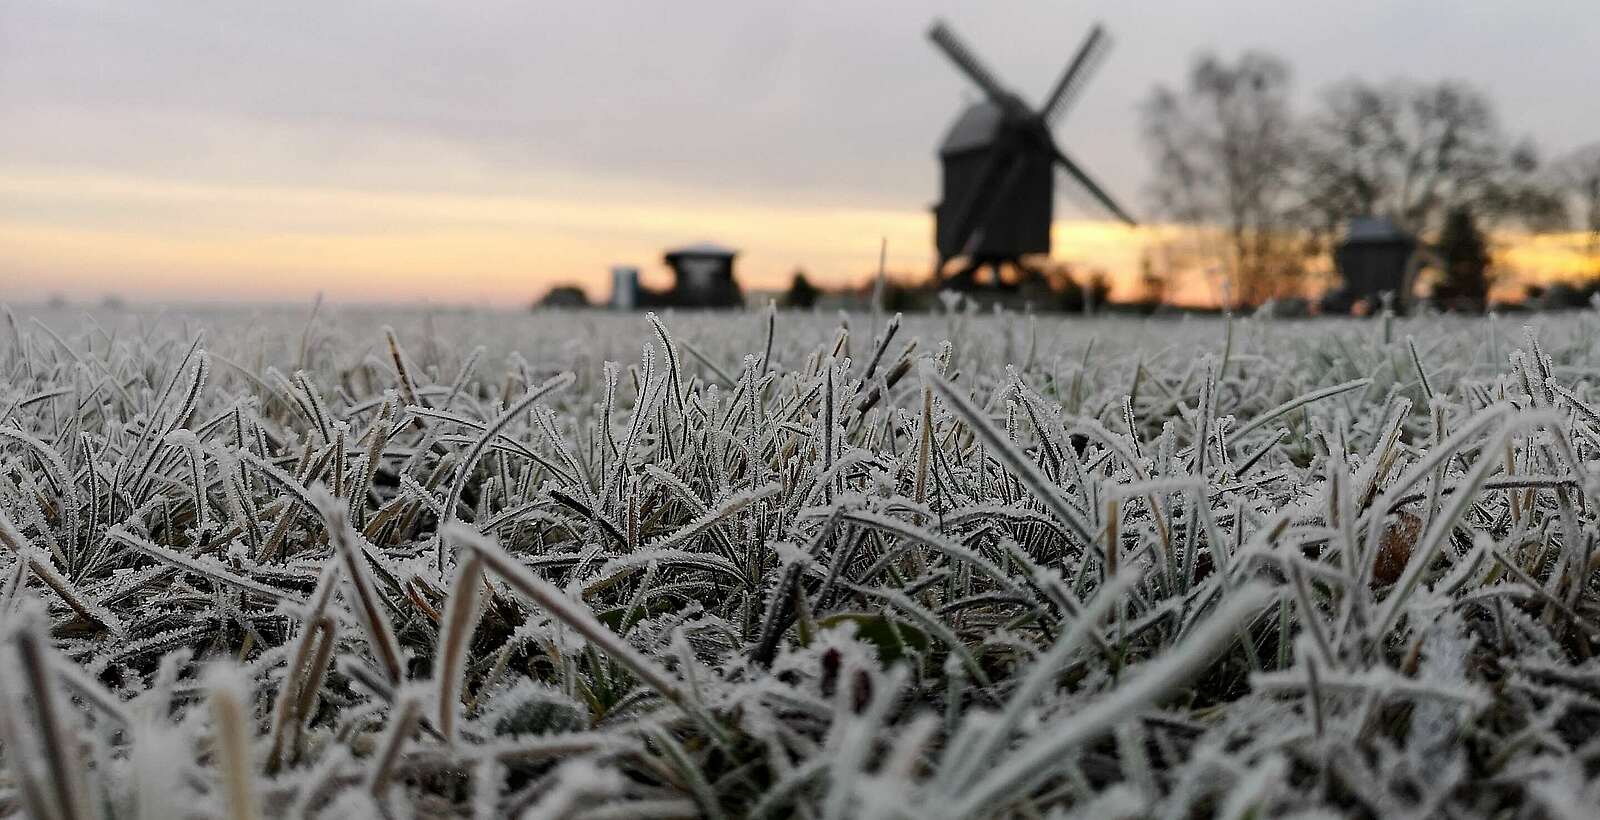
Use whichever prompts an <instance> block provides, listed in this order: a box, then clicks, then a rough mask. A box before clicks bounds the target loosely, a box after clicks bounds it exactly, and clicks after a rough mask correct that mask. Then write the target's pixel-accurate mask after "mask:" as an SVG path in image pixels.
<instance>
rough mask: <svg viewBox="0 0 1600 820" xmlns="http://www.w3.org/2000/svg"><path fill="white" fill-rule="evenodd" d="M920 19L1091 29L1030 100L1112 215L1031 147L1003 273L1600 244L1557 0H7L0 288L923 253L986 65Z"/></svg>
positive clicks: (746, 264)
mask: <svg viewBox="0 0 1600 820" xmlns="http://www.w3.org/2000/svg"><path fill="white" fill-rule="evenodd" d="M936 19H940V20H943V21H944V22H945V23H946V24H947V25H948V26H949V30H950V31H951V32H953V33H955V34H956V35H957V36H959V42H960V43H964V44H965V46H966V47H969V48H970V50H971V52H972V54H973V55H975V57H976V59H978V60H981V64H982V65H983V66H985V67H986V68H987V70H988V71H990V72H992V77H993V78H998V81H999V82H1000V83H1001V84H1003V86H1004V90H1005V91H1006V92H1008V93H1014V94H1015V95H1016V96H1017V97H1018V98H1020V100H1022V101H1023V102H1024V103H1025V105H1026V106H1030V107H1039V106H1040V105H1041V101H1045V100H1047V97H1048V95H1050V93H1051V92H1052V91H1053V90H1054V89H1055V84H1056V83H1057V82H1058V81H1059V80H1060V79H1064V78H1067V77H1068V76H1070V71H1067V69H1070V67H1071V64H1072V61H1073V59H1074V56H1075V54H1077V53H1079V50H1080V48H1082V47H1083V46H1084V44H1085V43H1086V42H1087V41H1085V36H1086V34H1087V33H1088V32H1089V31H1090V30H1091V26H1092V25H1094V24H1095V23H1096V22H1100V23H1103V24H1104V27H1105V31H1106V32H1107V33H1108V35H1109V36H1108V38H1107V39H1106V40H1105V42H1104V44H1103V45H1102V46H1099V47H1098V48H1099V49H1100V50H1094V51H1093V55H1092V56H1093V57H1094V61H1093V65H1092V66H1088V67H1086V69H1085V72H1084V73H1083V75H1082V76H1081V77H1077V78H1076V79H1074V80H1073V82H1074V83H1077V82H1079V81H1081V86H1076V85H1075V86H1074V87H1073V88H1072V89H1071V91H1072V97H1071V105H1070V107H1068V108H1066V110H1063V111H1061V112H1059V113H1058V115H1057V116H1055V117H1054V118H1053V119H1051V121H1050V122H1049V123H1048V128H1049V134H1050V135H1051V136H1052V137H1053V139H1054V142H1055V144H1056V145H1059V146H1060V147H1061V150H1064V151H1065V152H1066V153H1067V154H1070V156H1071V158H1072V159H1073V160H1075V161H1076V165H1077V166H1081V168H1082V170H1084V171H1085V172H1086V173H1087V175H1088V176H1089V177H1091V178H1092V179H1093V181H1094V182H1096V183H1098V186H1099V188H1100V189H1101V192H1102V193H1103V194H1104V195H1105V196H1106V198H1109V199H1110V200H1111V201H1112V202H1113V203H1116V204H1120V206H1121V207H1122V208H1123V209H1124V210H1125V212H1126V213H1127V214H1128V215H1129V216H1130V217H1132V221H1134V222H1136V223H1137V224H1136V225H1129V224H1127V223H1126V222H1125V221H1123V220H1120V219H1118V218H1116V214H1114V213H1112V212H1110V211H1109V210H1108V208H1107V207H1106V205H1105V202H1104V201H1103V199H1102V197H1097V196H1095V195H1093V194H1092V193H1088V192H1087V189H1086V188H1085V187H1084V186H1083V185H1082V184H1080V183H1079V182H1078V180H1077V179H1076V178H1073V179H1066V178H1064V176H1060V177H1058V178H1057V179H1056V180H1055V181H1056V183H1057V184H1055V185H1054V188H1053V190H1052V191H1051V192H1050V194H1049V195H1050V197H1051V200H1050V205H1051V206H1052V207H1051V208H1049V209H1047V210H1046V212H1045V217H1046V218H1047V224H1048V226H1049V227H1048V233H1049V237H1048V239H1049V242H1048V244H1049V248H1048V252H1047V253H1043V254H1041V253H1038V252H1036V251H1030V254H1029V256H1028V257H1027V259H1028V263H1027V267H1026V268H1025V269H1023V268H1020V267H1019V268H1018V270H1019V271H1022V273H1018V274H1013V275H1011V277H1012V278H1011V279H1009V280H1007V281H1006V282H1001V281H1000V277H998V276H997V277H996V279H995V281H994V285H995V286H996V287H997V288H1001V289H1003V286H1004V285H1006V284H1009V285H1013V286H1014V285H1016V282H1015V281H1014V280H1015V279H1016V277H1018V276H1022V277H1024V278H1026V277H1027V276H1033V277H1036V278H1037V279H1038V280H1039V281H1040V282H1043V283H1044V286H1045V287H1046V289H1047V291H1048V292H1049V293H1050V294H1055V295H1056V296H1059V297H1060V298H1056V297H1055V296H1052V297H1051V298H1054V299H1056V301H1055V302H1053V303H1052V304H1056V305H1058V306H1066V307H1071V308H1074V309H1076V308H1080V307H1083V308H1089V307H1093V306H1097V305H1098V306H1101V307H1105V306H1108V305H1122V306H1125V307H1129V306H1131V307H1129V309H1135V308H1136V309H1139V310H1155V309H1158V307H1157V306H1158V305H1160V304H1162V303H1167V304H1175V305H1183V306H1189V307H1195V308H1218V307H1242V306H1253V305H1259V304H1262V303H1265V302H1271V303H1273V304H1277V305H1283V306H1285V307H1284V308H1283V309H1284V310H1287V311H1291V312H1298V311H1302V310H1303V311H1307V312H1311V311H1316V310H1318V309H1322V310H1331V311H1335V312H1348V311H1352V310H1354V311H1357V312H1360V311H1362V310H1370V309H1372V308H1373V307H1374V302H1373V298H1372V297H1373V296H1374V294H1376V293H1378V292H1379V291H1381V290H1393V289H1394V287H1393V283H1389V284H1387V285H1385V284H1383V283H1379V284H1376V285H1375V284H1372V283H1370V282H1366V283H1363V282H1356V281H1355V280H1353V279H1352V278H1351V276H1350V275H1349V274H1343V275H1342V274H1341V271H1340V270H1338V266H1337V265H1336V262H1337V260H1338V258H1339V257H1338V248H1339V247H1340V243H1341V242H1345V241H1348V240H1350V239H1352V238H1353V237H1354V238H1355V239H1357V240H1360V241H1369V240H1371V241H1378V240H1383V241H1388V240H1384V237H1391V238H1393V239H1394V241H1397V242H1399V243H1400V245H1401V246H1403V247H1405V248H1407V249H1408V250H1407V251H1406V254H1407V255H1406V261H1405V262H1404V263H1403V264H1401V263H1396V264H1395V266H1394V267H1395V268H1396V270H1397V271H1400V272H1398V273H1395V274H1394V275H1395V276H1399V277H1401V279H1400V280H1397V281H1400V282H1401V283H1402V286H1403V287H1404V288H1405V289H1406V290H1407V291H1408V295H1410V294H1414V297H1415V298H1416V299H1419V300H1420V299H1424V298H1427V299H1431V300H1432V303H1433V304H1437V305H1440V306H1445V307H1455V308H1460V309H1465V310H1472V309H1482V308H1483V307H1484V306H1485V305H1487V304H1489V303H1491V302H1502V303H1508V304H1513V303H1525V304H1534V305H1542V306H1558V305H1564V304H1569V303H1570V304H1582V303H1584V302H1586V300H1587V299H1588V298H1589V296H1590V295H1592V292H1593V290H1594V285H1593V282H1594V281H1595V280H1596V279H1597V278H1600V263H1597V259H1600V106H1595V105H1593V104H1591V103H1590V101H1591V100H1592V98H1593V94H1594V89H1593V85H1594V78H1595V77H1596V70H1595V64H1594V61H1595V54H1596V49H1597V46H1600V8H1596V7H1594V6H1592V5H1591V4H1585V3H1573V2H1570V0H1568V1H1566V2H1524V3H1516V4H1512V3H1504V2H1497V0H1463V1H1462V2H1456V3H1451V4H1439V3H1424V2H1392V1H1390V2H1379V1H1378V0H1354V1H1352V2H1339V3H1331V2H1328V3H1321V2H1319V3H1292V4H1290V3H1275V2H1246V1H1245V0H1207V2H1170V3H1166V2H1163V3H1139V4H1131V3H1113V2H1070V3H1069V2H1014V1H1010V0H1007V1H1005V2H906V1H903V0H896V1H895V2H872V3H844V2H838V3H834V2H817V3H766V2H735V0H719V1H718V2H683V3H671V4H667V3H632V2H628V3H624V2H605V1H604V0H599V1H597V2H586V3H554V2H515V3H511V2H504V3H502V2H482V3H473V4H448V3H413V2H383V3H376V2H336V3H298V2H279V3H270V4H245V3H216V4H194V3H184V2H149V3H113V2H104V3H102V2H78V1H77V0H50V1H49V2H45V1H44V0H8V2H6V3H5V4H3V5H0V291H3V298H5V299H9V300H47V299H52V298H53V299H57V300H68V301H78V300H94V301H100V300H105V299H113V300H117V299H121V300H140V301H207V300H244V301H298V300H304V299H308V298H311V297H312V296H313V295H315V294H318V293H322V294H326V296H327V297H328V298H329V299H334V300H339V301H344V302H369V303H398V302H419V301H426V302H430V303H434V304H452V305H455V304H466V305H487V306H496V307H520V306H525V305H528V304H530V303H532V302H535V301H537V300H540V299H543V298H545V297H546V296H547V295H550V294H552V289H554V294H556V295H557V297H558V298H557V301H560V299H566V300H568V301H570V302H578V301H593V302H607V301H609V300H611V299H612V298H613V286H614V284H615V283H616V282H618V281H621V279H620V278H619V277H618V275H617V274H616V273H615V272H614V270H613V269H614V268H619V267H620V268H623V269H624V271H626V270H629V269H631V270H633V271H636V274H635V275H636V276H637V277H638V280H639V282H640V285H639V287H641V288H642V291H641V293H642V294H644V296H643V298H642V301H644V302H648V301H649V298H650V297H649V294H650V293H670V292H671V288H673V287H674V286H675V285H674V281H675V280H674V271H673V270H670V269H669V265H668V261H667V260H666V259H665V258H664V254H665V253H666V252H667V251H669V250H673V249H682V248H683V246H689V247H690V248H694V247H704V246H697V245H694V244H691V243H703V242H706V241H711V242H715V243H718V244H717V247H726V248H727V249H728V250H730V251H737V281H738V287H739V293H740V294H741V296H740V298H741V299H748V300H757V299H759V300H761V301H762V302H764V300H765V295H767V294H771V295H774V296H776V297H777V298H785V299H788V300H789V301H790V302H791V303H794V304H815V303H818V301H817V300H819V299H822V300H826V299H827V298H829V294H830V293H832V294H833V298H835V299H837V300H842V301H840V304H854V303H855V302H851V301H850V300H851V299H856V300H857V302H859V300H861V299H877V300H880V301H882V300H886V299H888V298H890V297H888V296H885V291H886V290H889V291H905V292H907V293H909V292H913V291H916V289H917V288H919V287H920V288H924V289H927V288H928V287H929V286H930V283H931V286H933V287H937V286H938V285H939V283H940V281H941V280H936V279H934V278H933V276H934V274H933V271H934V269H935V266H936V265H937V264H938V263H939V262H940V261H941V254H940V253H939V252H938V249H937V248H936V244H935V241H934V239H935V219H934V214H933V212H932V211H931V210H930V209H931V208H932V206H934V205H935V204H936V203H937V202H939V201H941V197H944V198H945V199H947V200H948V199H949V197H950V196H951V195H950V194H949V189H948V188H941V185H942V184H948V181H947V180H946V181H945V182H944V183H942V180H944V177H942V176H941V174H942V172H943V169H942V167H941V162H940V158H939V149H940V146H941V144H946V138H947V136H949V135H950V133H951V129H952V125H953V123H955V122H956V121H957V120H958V118H959V117H960V116H961V115H962V113H963V110H964V108H965V107H966V106H971V105H974V104H981V103H983V102H984V101H985V100H986V99H987V93H986V91H985V90H984V89H983V88H982V87H981V84H980V83H979V82H976V81H975V80H974V75H973V74H972V73H971V72H970V71H965V70H963V69H961V68H960V67H959V66H956V65H953V64H952V63H953V60H952V59H951V56H950V55H951V52H950V49H949V48H947V47H940V46H938V45H937V44H934V43H930V39H929V37H928V32H929V27H930V25H931V24H932V23H933V21H935V20H936ZM1113 42H1114V44H1115V45H1114V47H1109V48H1106V47H1105V46H1109V45H1110V44H1111V43H1113ZM1091 69H1092V70H1093V73H1092V76H1091V75H1090V74H1089V71H1090V70H1091ZM1064 72H1066V73H1064ZM996 104H998V103H996ZM1002 107H1003V106H1002ZM1040 110H1042V108H1041V109H1040ZM1048 164H1049V163H1048V162H1047V165H1048ZM1046 173H1052V174H1053V173H1057V172H1056V171H1053V170H1052V171H1048V172H1046ZM998 176H1000V177H1003V176H1004V174H999V175H998ZM986 190H991V191H995V192H996V193H992V194H991V198H993V199H996V200H1004V201H1009V198H1014V196H1015V195H1014V193H1012V191H1011V189H1010V188H1008V187H1007V186H1006V185H1003V184H999V183H995V184H993V185H989V186H987V188H986ZM984 207H987V206H984ZM957 210H959V208H957ZM969 210H970V209H969ZM978 210H980V211H982V210H984V208H983V207H980V208H978ZM950 219H951V220H952V221H955V217H953V216H952V217H950ZM1355 219H1361V220H1366V221H1363V222H1360V223H1359V224H1358V225H1356V226H1355V228H1353V227H1352V226H1353V223H1352V220H1355ZM972 220H977V221H981V220H979V219H978V218H977V217H972ZM1353 230H1354V233H1352V231H1353ZM1373 231H1376V233H1373ZM990 236H991V238H992V236H993V232H991V233H990ZM967 239H970V237H967ZM972 242H976V240H972ZM1408 243H1409V244H1408ZM958 244H960V243H958ZM1358 244H1359V242H1358ZM975 246H976V245H974V244H972V243H971V242H969V243H968V244H967V245H965V246H963V247H965V248H966V249H967V250H971V249H972V248H973V247H975ZM1019 258H1020V257H1019ZM1380 267H1381V266H1380ZM996 269H997V270H998V269H999V268H998V267H997V268H996ZM797 272H803V273H804V281H805V282H807V283H809V284H810V286H812V287H814V288H816V290H817V291H818V294H814V295H812V296H811V301H809V302H806V301H804V300H803V298H801V297H803V296H804V291H802V293H801V297H796V296H794V295H793V289H794V286H795V283H796V273H797ZM676 273H677V275H678V277H679V279H680V280H681V278H682V276H683V275H684V274H683V271H682V270H681V269H680V270H677V271H676ZM1375 275H1376V274H1375ZM1383 275H1388V274H1383ZM880 277H882V279H883V282H882V283H879V282H878V281H877V280H878V279H879V278H880ZM1380 278H1381V276H1380ZM1385 281H1387V280H1385ZM679 285H681V281H679ZM562 286H565V288H563V287H562ZM652 289H655V290H652ZM1061 294H1067V295H1065V296H1061ZM663 298H665V297H663ZM901 298H902V300H903V301H904V303H905V304H906V305H911V304H913V303H914V301H915V300H914V299H912V298H911V297H909V296H904V295H902V297H901ZM797 299H798V300H799V301H797ZM635 301H636V302H638V301H641V299H635ZM824 303H825V302H824Z"/></svg>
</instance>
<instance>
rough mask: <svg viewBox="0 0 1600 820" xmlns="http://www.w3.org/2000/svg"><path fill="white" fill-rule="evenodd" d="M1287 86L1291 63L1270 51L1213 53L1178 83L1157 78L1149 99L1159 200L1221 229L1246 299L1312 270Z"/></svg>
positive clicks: (1147, 119) (1234, 286)
mask: <svg viewBox="0 0 1600 820" xmlns="http://www.w3.org/2000/svg"><path fill="white" fill-rule="evenodd" d="M1289 86H1290V72H1289V67H1288V65H1287V64H1285V63H1284V62H1283V61H1282V60H1280V59H1278V58H1277V57H1274V56H1272V55H1269V54H1263V53H1260V52H1247V53H1245V54H1244V55H1242V56H1240V57H1239V58H1238V60H1237V61H1235V62H1232V63H1229V62H1227V61H1224V60H1222V59H1220V58H1218V57H1216V56H1211V55H1207V56H1203V57H1201V58H1200V59H1198V60H1197V61H1196V62H1195V64H1194V67H1193V69H1192V70H1191V72H1190V75H1189V81H1188V84H1187V85H1186V86H1185V87H1184V88H1183V89H1182V90H1181V91H1174V90H1172V89H1169V88H1166V87H1161V86H1158V87H1157V88H1156V89H1155V90H1154V92H1153V93H1152V95H1151V97H1150V99H1149V100H1148V101H1147V102H1146V103H1145V105H1144V111H1143V114H1144V136H1145V140H1146V143H1147V144H1148V146H1149V149H1150V151H1151V154H1152V156H1153V158H1154V160H1155V164H1156V182H1155V183H1154V185H1153V186H1152V187H1153V193H1154V195H1155V198H1156V200H1157V203H1158V205H1159V206H1160V208H1161V209H1162V210H1163V211H1165V212H1166V213H1167V215H1169V216H1171V217H1174V218H1176V219H1178V220H1180V221H1184V222H1189V223H1192V224H1195V225H1197V226H1201V227H1202V228H1215V229H1217V230H1218V231H1220V235H1221V237H1222V238H1221V241H1220V242H1216V243H1213V244H1214V247H1213V249H1212V250H1213V254H1214V256H1215V257H1216V259H1217V262H1218V263H1219V265H1220V267H1221V268H1223V269H1224V270H1225V271H1226V272H1227V273H1228V274H1229V280H1230V283H1231V290H1232V296H1233V298H1234V300H1236V301H1238V302H1240V303H1243V304H1256V303H1259V302H1262V301H1264V300H1266V299H1268V298H1271V297H1272V296H1276V295H1281V294H1284V293H1288V292H1291V291H1293V290H1295V289H1296V288H1297V287H1298V284H1299V282H1300V280H1301V278H1302V277H1303V275H1304V271H1305V253H1304V247H1303V243H1302V242H1301V239H1300V236H1299V232H1298V231H1296V230H1295V225H1294V222H1293V218H1294V214H1295V212H1296V201H1297V198H1296V194H1295V182H1294V171H1295V160H1296V154H1297V151H1296V146H1295V134H1294V132H1295V123H1294V115H1293V112H1292V111H1291V107H1290V104H1289Z"/></svg>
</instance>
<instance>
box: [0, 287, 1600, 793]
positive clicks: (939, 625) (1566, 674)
mask: <svg viewBox="0 0 1600 820" xmlns="http://www.w3.org/2000/svg"><path fill="white" fill-rule="evenodd" d="M19 313H20V314H21V315H18V316H11V315H8V316H7V317H6V320H5V322H4V324H5V325H6V326H5V327H4V328H0V345H3V350H0V371H3V373H4V378H3V381H0V756H3V763H4V767H3V769H0V813H22V814H26V815H30V816H35V817H43V818H63V819H65V818H88V817H100V816H104V817H139V818H169V817H173V818H177V817H191V816H192V817H201V816H227V817H238V818H256V817H302V816H323V817H329V818H334V817H366V816H387V817H409V816H421V817H441V816H461V817H466V816H476V817H500V816H525V817H594V818H601V817H697V816H706V817H728V818H736V817H750V816H768V817H788V816H800V817H809V818H847V817H874V818H890V817H895V818H941V817H943V818H964V817H981V816H1022V817H1039V816H1054V815H1056V814H1061V815H1067V816H1083V817H1091V818H1110V817H1145V816H1159V817H1178V818H1188V817H1209V816H1219V817H1228V818H1244V817H1264V816H1278V815H1285V814H1291V813H1296V812H1303V813H1305V814H1306V816H1329V815H1333V816H1366V817H1393V816H1441V817H1479V816H1485V817H1488V816H1493V817H1545V816H1562V817H1586V816H1590V814H1591V812H1592V811H1593V810H1594V807H1595V806H1597V805H1600V787H1597V786H1596V785H1595V784H1596V783H1597V782H1600V777H1597V774H1600V664H1597V662H1596V661H1594V660H1593V659H1592V658H1591V655H1592V653H1593V652H1594V651H1595V649H1596V647H1597V643H1600V626H1597V622H1600V579H1597V571H1600V552H1597V550H1596V541H1597V538H1600V469H1597V466H1600V465H1596V459H1597V458H1600V407H1597V397H1596V395H1595V394H1596V390H1597V387H1596V385H1600V315H1595V314H1582V315H1570V316H1565V317H1558V318H1553V317H1538V318H1536V319H1533V320H1531V321H1533V322H1534V324H1535V326H1534V327H1533V328H1531V329H1529V330H1528V331H1527V332H1526V333H1525V332H1524V330H1523V329H1522V327H1521V326H1520V323H1518V322H1514V321H1512V320H1507V319H1498V320H1471V319H1441V318H1423V319H1415V320H1406V321H1394V322H1389V321H1386V320H1383V319H1376V320H1372V321H1368V322H1359V323H1354V322H1344V323H1335V322H1325V323H1305V322H1272V321H1257V320H1237V321H1234V322H1231V323H1227V322H1224V321H1221V320H1203V321H1152V322H1137V321H1130V320H1103V321H1083V320H1075V319H1061V318H1050V319H1039V320H1038V321H1034V320H1031V319H1029V318H1027V317H1022V316H1016V315H1006V316H991V315H978V314H976V313H957V314H954V315H945V316H931V317H907V318H906V319H905V320H904V322H899V321H896V320H891V319H890V318H888V317H881V316H880V317H874V316H870V315H852V316H848V317H840V316H830V315H823V314H817V315H809V314H808V315H792V314H778V315H776V316H775V317H772V316H766V315H761V314H748V315H743V314H741V315H711V316H701V315H677V316H674V315H667V316H663V317H660V319H659V320H652V319H647V318H646V317H644V316H638V315H621V316H619V315H609V314H542V315H536V316H525V315H492V314H479V313H435V314H428V313H421V312H415V313H399V312H391V313H389V314H383V313H377V312H370V311H368V312H364V311H355V310H347V311H324V312H321V313H320V314H318V315H313V316H310V317H309V318H308V316H307V312H306V311H266V312H257V311H250V310H244V309H237V310H229V309H213V310H195V311H190V312H187V313H185V312H172V313H164V314H157V313H152V312H146V313H115V314H105V315H100V316H96V317H85V316H78V315H49V316H43V317H42V320H36V319H33V318H30V317H29V316H28V315H27V313H26V312H23V311H19ZM385 324H388V325H392V330H390V329H388V328H386V327H385Z"/></svg>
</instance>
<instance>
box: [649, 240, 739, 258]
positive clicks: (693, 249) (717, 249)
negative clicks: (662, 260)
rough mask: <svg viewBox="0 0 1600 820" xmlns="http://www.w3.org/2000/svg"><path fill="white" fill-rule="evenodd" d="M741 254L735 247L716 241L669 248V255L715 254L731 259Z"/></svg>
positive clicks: (714, 255)
mask: <svg viewBox="0 0 1600 820" xmlns="http://www.w3.org/2000/svg"><path fill="white" fill-rule="evenodd" d="M738 254H739V252H738V251H736V250H734V249H733V248H729V247H726V246H724V245H718V244H717V243H715V242H694V243H692V244H688V245H684V246H682V247H679V248H668V249H667V254H666V255H667V256H668V257H673V256H713V257H721V258H726V259H731V258H733V257H734V256H737V255H738Z"/></svg>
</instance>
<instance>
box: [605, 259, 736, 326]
mask: <svg viewBox="0 0 1600 820" xmlns="http://www.w3.org/2000/svg"><path fill="white" fill-rule="evenodd" d="M738 255H739V252H738V251H736V250H734V249H732V248H725V247H723V246H721V245H717V244H714V243H711V242H697V243H695V244H693V245H685V246H683V247H681V248H673V249H671V250H669V251H667V252H666V255H665V256H664V257H663V259H664V261H665V262H666V263H667V267H669V268H671V269H672V276H673V283H672V287H671V288H669V289H667V290H651V289H649V288H644V287H641V286H640V285H639V270H638V268H632V267H627V266H621V265H619V266H617V267H614V268H612V269H611V306H612V307H613V308H616V309H618V310H632V309H634V308H641V307H685V308H735V307H744V294H743V292H742V291H741V290H740V289H739V282H738V280H737V279H736V278H734V273H733V260H734V259H735V258H736V257H737V256H738Z"/></svg>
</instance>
